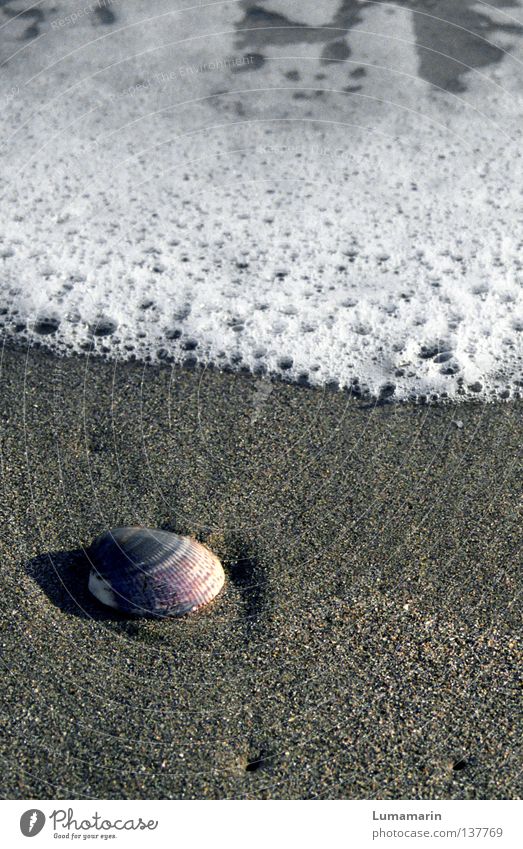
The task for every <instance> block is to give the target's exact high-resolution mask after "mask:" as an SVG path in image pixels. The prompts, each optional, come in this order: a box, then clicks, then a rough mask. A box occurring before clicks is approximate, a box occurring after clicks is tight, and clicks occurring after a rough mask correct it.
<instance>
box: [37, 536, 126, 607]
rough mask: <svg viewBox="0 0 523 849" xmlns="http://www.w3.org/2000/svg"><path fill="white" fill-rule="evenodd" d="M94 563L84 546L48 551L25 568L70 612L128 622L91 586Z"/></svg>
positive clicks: (39, 584)
mask: <svg viewBox="0 0 523 849" xmlns="http://www.w3.org/2000/svg"><path fill="white" fill-rule="evenodd" d="M89 569H90V564H89V560H88V558H87V555H86V553H85V551H84V549H82V548H77V549H74V550H72V551H48V552H44V553H43V554H39V555H38V556H37V557H34V558H33V559H32V560H29V561H28V562H27V563H26V564H25V571H26V573H27V574H28V575H29V577H30V578H32V580H33V581H35V582H36V583H37V584H38V586H39V587H40V588H41V589H42V590H43V591H44V593H45V594H46V596H47V598H48V599H49V601H50V602H51V603H52V604H53V605H54V606H55V607H58V608H60V610H62V611H63V612H64V613H67V614H69V615H70V616H78V617H80V618H81V619H96V620H102V621H112V622H124V621H125V617H124V616H123V615H122V614H120V613H118V611H116V610H111V609H110V608H104V607H102V606H101V605H100V604H99V603H98V602H97V601H96V599H94V598H93V597H92V595H91V593H90V592H89V590H88V589H87V580H88V576H89Z"/></svg>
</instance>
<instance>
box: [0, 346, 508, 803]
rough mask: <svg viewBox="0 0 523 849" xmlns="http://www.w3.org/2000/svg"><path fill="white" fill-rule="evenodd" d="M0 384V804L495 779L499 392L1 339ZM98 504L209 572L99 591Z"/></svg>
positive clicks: (504, 793) (502, 573) (438, 787)
mask: <svg viewBox="0 0 523 849" xmlns="http://www.w3.org/2000/svg"><path fill="white" fill-rule="evenodd" d="M0 384H1V392H0V398H1V415H2V442H1V462H2V484H3V494H2V498H1V500H0V510H1V514H2V516H1V522H2V540H1V547H2V554H1V566H2V593H1V596H0V597H1V600H2V608H3V609H2V617H1V629H2V637H1V647H2V663H3V678H4V688H3V689H4V697H3V705H2V723H3V726H4V733H3V735H2V743H1V747H2V748H1V751H0V755H1V758H2V773H3V782H2V784H3V792H4V795H5V796H6V797H10V798H13V797H14V798H23V797H42V798H56V797H58V798H83V797H93V798H112V797H116V798H138V799H151V798H194V797H196V798H319V799H322V798H382V799H393V798H405V797H406V798H424V799H498V798H506V799H514V798H517V797H518V796H520V794H521V791H522V783H523V782H522V779H523V774H522V771H521V770H522V767H521V757H520V748H519V747H520V744H521V737H522V734H521V732H522V728H521V702H520V681H519V680H518V679H519V678H520V672H521V653H520V652H521V642H520V640H521V633H520V625H521V584H520V583H519V581H518V569H519V561H520V558H521V543H522V523H521V519H522V516H521V463H522V455H521V424H522V412H523V408H522V406H521V403H520V402H511V403H504V404H492V405H485V404H479V403H477V404H467V405H450V404H449V405H446V406H414V405H392V404H391V405H383V406H376V405H374V404H372V403H370V404H369V403H364V402H362V401H358V400H355V399H351V398H349V397H348V395H346V394H344V393H342V392H329V391H323V390H311V389H307V388H300V387H296V386H290V385H285V384H283V383H279V384H270V383H268V382H267V381H261V380H259V379H258V380H257V379H255V378H252V377H249V376H242V375H232V374H224V373H218V372H216V371H212V370H200V369H198V370H193V371H187V370H183V369H180V368H173V369H171V368H165V369H156V368H151V367H142V366H139V365H125V366H124V365H122V364H119V365H117V366H115V365H114V364H110V363H103V362H101V361H99V360H97V361H94V360H91V359H89V358H88V357H86V358H83V359H82V358H70V359H58V358H53V357H51V356H48V355H46V354H43V353H40V352H38V351H30V352H29V353H27V352H25V351H16V350H9V349H4V351H3V356H2V368H1V375H0ZM123 524H143V525H146V526H153V527H163V528H167V529H172V530H176V531H177V532H180V533H188V534H192V535H194V536H195V537H196V538H197V539H199V540H201V541H202V542H205V543H207V544H208V545H209V546H210V547H212V548H213V550H214V551H215V552H216V553H217V554H218V555H219V556H220V557H221V558H222V560H223V563H224V566H225V568H226V572H227V582H226V587H225V590H224V591H223V592H222V594H221V595H220V596H219V597H218V599H217V600H216V601H215V602H214V603H213V604H211V606H210V607H209V608H207V609H206V610H205V611H203V612H201V613H199V614H195V615H193V616H189V617H186V618H185V619H182V620H174V621H173V620H171V621H169V620H167V621H152V620H149V621H146V620H126V619H124V618H122V617H119V616H118V615H117V614H113V613H112V612H111V611H109V610H104V609H102V608H101V607H100V606H99V605H98V604H97V603H96V602H95V601H94V600H93V599H91V598H90V597H89V595H88V593H87V591H86V580H87V567H86V563H85V560H84V558H83V555H82V552H81V546H82V545H87V544H89V543H90V541H91V540H92V538H93V537H94V536H95V534H97V533H98V532H100V531H102V530H104V529H106V528H108V527H111V526H116V525H123Z"/></svg>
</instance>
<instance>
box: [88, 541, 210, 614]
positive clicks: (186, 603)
mask: <svg viewBox="0 0 523 849" xmlns="http://www.w3.org/2000/svg"><path fill="white" fill-rule="evenodd" d="M87 555H88V557H89V560H90V562H91V566H92V568H91V573H90V575H89V585H88V586H89V590H90V592H91V593H92V594H93V595H94V596H95V597H96V598H97V599H98V600H99V601H101V602H102V604H105V605H107V606H108V607H113V608H115V609H117V610H123V611H125V612H126V613H133V614H135V615H136V616H160V617H162V616H183V615H184V613H190V612H191V611H193V610H197V609H198V608H199V607H202V606H203V605H204V604H208V602H210V601H211V600H212V599H213V598H214V597H215V596H216V595H218V593H219V592H220V590H221V588H222V587H223V584H224V581H225V574H224V571H223V567H222V565H221V563H220V561H219V560H218V558H217V557H216V556H215V555H214V554H213V553H212V552H211V551H209V549H208V548H206V547H205V546H204V545H201V544H200V543H199V542H196V540H194V539H190V537H181V536H178V535H177V534H173V533H169V532H168V531H160V530H156V529H152V528H114V529H113V530H111V531H107V532H106V533H104V534H101V536H99V537H97V538H96V539H95V540H94V542H93V544H92V545H91V546H90V548H89V549H87Z"/></svg>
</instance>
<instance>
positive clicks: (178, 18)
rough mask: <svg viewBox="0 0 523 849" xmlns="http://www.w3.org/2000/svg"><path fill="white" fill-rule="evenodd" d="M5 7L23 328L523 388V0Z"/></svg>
mask: <svg viewBox="0 0 523 849" xmlns="http://www.w3.org/2000/svg"><path fill="white" fill-rule="evenodd" d="M1 14H2V16H3V18H4V21H3V29H2V43H1V47H0V50H1V53H0V58H1V60H2V61H3V62H4V63H5V68H4V69H5V80H6V85H5V90H4V101H3V109H2V118H1V120H2V122H3V127H2V132H1V138H2V141H3V156H4V161H5V163H6V175H7V176H6V179H5V182H4V184H3V186H2V189H1V201H2V204H3V209H5V210H6V214H5V219H4V228H3V234H2V241H1V242H0V255H1V258H2V264H3V274H2V277H1V280H0V312H1V315H0V318H1V319H2V322H3V325H4V331H3V332H4V335H6V336H10V337H11V336H16V337H18V338H19V339H21V340H22V341H26V340H29V341H35V340H37V341H39V342H40V343H43V344H45V345H46V346H47V347H49V348H50V349H52V350H55V351H57V352H60V353H67V352H71V351H85V350H91V351H93V352H98V353H99V354H101V355H102V356H106V357H116V358H120V359H121V358H138V359H143V360H144V361H149V360H153V361H161V360H163V361H170V360H174V361H177V362H185V363H186V364H188V365H191V364H193V363H194V362H197V361H199V362H207V363H208V362H213V363H215V364H217V365H219V366H231V367H233V368H247V369H249V370H251V371H255V372H259V373H263V372H270V373H276V374H280V375H283V376H285V377H286V378H289V379H291V380H296V381H299V382H301V383H311V384H329V383H330V384H333V385H340V386H349V385H352V386H353V387H354V391H355V392H357V393H359V394H361V395H363V396H365V395H368V394H371V395H374V396H381V397H384V398H399V399H405V398H409V397H420V396H424V397H434V398H436V397H438V398H441V397H444V398H445V397H451V398H470V397H475V398H483V399H490V398H500V397H501V398H513V397H518V395H519V393H520V387H521V380H522V374H521V361H522V360H521V357H522V347H523V346H522V330H523V319H522V318H521V316H522V315H523V295H522V282H523V270H522V267H521V260H520V256H519V255H520V234H519V228H520V217H521V214H520V190H519V185H520V179H521V174H520V172H521V156H520V135H521V129H520V112H521V101H520V97H521V95H520V89H521V60H522V57H523V50H522V39H521V34H522V31H523V30H522V24H523V14H522V6H521V3H520V2H519V0H507V2H497V3H495V4H478V3H472V2H469V0H463V1H462V2H450V0H449V2H446V0H443V2H437V3H436V2H430V0H425V2H421V0H420V2H411V3H407V2H390V3H379V2H366V0H363V2H356V0H344V2H341V3H340V2H331V0H323V2H320V3H318V2H309V0H307V2H292V1H289V0H286V1H285V0H281V2H278V0H274V2H270V3H262V2H259V3H253V2H246V0H245V1H244V2H239V3H235V2H229V3H214V4H210V5H208V6H205V7H201V8H194V9H184V8H183V4H182V3H181V2H177V3H172V2H166V0H165V2H158V3H156V4H155V8H154V12H151V10H150V8H149V6H148V4H146V3H145V2H136V3H133V4H132V7H131V5H124V4H120V3H112V4H110V3H107V4H104V3H101V4H99V6H98V7H94V8H93V9H90V8H88V7H83V6H78V8H76V9H75V8H71V5H70V4H66V3H54V4H52V5H51V4H50V3H47V2H46V3H43V4H41V5H39V6H38V8H37V9H33V10H28V11H27V12H24V13H23V14H16V13H15V12H13V9H12V7H11V5H9V4H2V8H1Z"/></svg>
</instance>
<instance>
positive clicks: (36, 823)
mask: <svg viewBox="0 0 523 849" xmlns="http://www.w3.org/2000/svg"><path fill="white" fill-rule="evenodd" d="M44 825H45V814H44V813H43V812H42V811H39V810H37V809H36V808H31V810H29V811H26V812H25V814H22V816H21V817H20V831H21V832H22V834H23V835H24V837H34V836H35V835H36V834H40V832H41V831H42V829H43V827H44Z"/></svg>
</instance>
